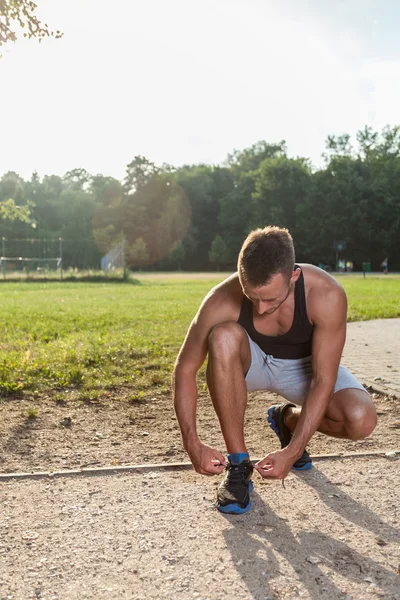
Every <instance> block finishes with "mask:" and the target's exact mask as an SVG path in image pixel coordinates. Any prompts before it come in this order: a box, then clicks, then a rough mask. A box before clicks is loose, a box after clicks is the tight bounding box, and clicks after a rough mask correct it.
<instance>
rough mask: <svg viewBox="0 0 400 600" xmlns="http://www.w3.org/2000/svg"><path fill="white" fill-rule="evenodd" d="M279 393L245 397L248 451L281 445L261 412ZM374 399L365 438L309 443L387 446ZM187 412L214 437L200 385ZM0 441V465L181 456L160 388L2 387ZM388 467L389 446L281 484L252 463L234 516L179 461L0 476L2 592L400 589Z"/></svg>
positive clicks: (27, 467)
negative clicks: (136, 392) (372, 423)
mask: <svg viewBox="0 0 400 600" xmlns="http://www.w3.org/2000/svg"><path fill="white" fill-rule="evenodd" d="M277 401H279V398H278V397H277V396H276V395H274V394H264V393H263V394H261V393H255V394H252V395H251V396H250V399H249V405H248V410H247V414H246V431H247V440H248V447H249V450H250V452H251V455H252V457H253V458H259V457H262V456H264V455H265V454H266V453H267V452H268V451H270V450H272V449H275V448H277V447H278V440H277V438H276V437H275V435H274V434H273V433H272V432H271V431H270V429H269V427H268V426H267V423H266V416H265V413H266V410H267V408H268V407H269V406H270V405H271V404H273V403H275V402H277ZM374 401H375V402H376V406H377V410H378V415H379V423H378V426H377V429H376V431H375V432H374V434H373V435H372V436H371V437H370V438H368V439H366V440H363V441H361V442H350V441H339V440H334V439H331V438H327V437H325V436H322V435H319V434H318V435H316V436H315V438H314V439H313V440H312V441H311V443H310V451H311V453H312V454H314V455H321V454H327V453H336V454H340V453H349V452H368V451H373V450H385V451H388V450H391V449H399V447H400V400H399V399H396V398H393V397H390V396H382V395H378V394H374ZM38 407H39V408H38ZM34 408H38V413H37V416H36V417H35V418H32V417H31V418H29V416H28V415H29V410H31V409H34ZM198 422H199V432H200V436H201V439H202V440H203V441H204V442H206V443H209V444H211V445H213V446H216V447H218V448H220V449H221V450H222V449H223V448H224V446H223V441H222V438H221V434H220V432H219V426H218V422H217V419H216V417H215V415H214V412H213V409H212V407H211V403H210V401H209V399H208V397H207V395H206V394H203V395H201V397H200V398H199V409H198ZM0 447H1V454H0V460H1V462H0V472H1V473H7V472H8V473H11V472H31V471H33V472H34V471H60V470H63V469H76V468H79V467H100V466H112V465H114V466H115V465H133V464H146V463H148V464H150V463H161V462H179V461H187V455H186V454H185V452H184V451H183V449H182V446H181V439H180V433H179V428H178V425H177V422H176V418H175V416H174V413H173V409H172V405H171V399H170V398H169V397H166V396H163V395H154V396H153V397H151V398H149V399H147V400H143V401H141V402H135V403H134V404H132V403H129V402H128V400H126V399H123V398H118V396H117V395H116V394H115V395H112V394H111V395H108V396H104V399H102V400H101V401H96V402H87V401H86V402H82V401H79V400H72V399H71V400H69V401H65V402H64V401H63V402H60V401H58V403H57V402H55V401H54V400H52V399H51V397H46V398H41V399H40V404H39V402H38V398H34V397H33V398H23V399H21V398H20V399H16V398H14V399H8V400H2V401H1V403H0ZM399 465H400V460H399V458H396V456H393V455H390V454H389V455H388V456H384V457H368V458H365V457H364V458H355V459H349V458H341V459H340V458H339V459H328V460H327V459H324V460H316V461H315V464H314V468H313V469H311V470H310V471H307V472H305V473H301V474H295V473H290V474H289V476H288V478H287V479H286V486H285V489H284V488H283V486H282V485H281V484H280V482H268V481H264V480H262V479H261V478H260V477H259V476H258V475H255V476H254V483H255V491H254V493H253V495H252V496H253V508H252V510H251V511H250V512H249V513H247V514H246V515H243V516H240V517H237V516H233V515H228V516H224V515H221V513H219V512H218V511H217V510H216V508H215V504H214V503H215V492H216V487H217V485H218V478H207V477H202V476H200V475H197V474H196V473H194V471H191V470H178V471H173V472H165V471H160V470H157V469H152V470H150V471H147V470H142V471H140V470H139V471H137V472H135V473H131V474H119V475H106V476H104V475H103V476H88V475H85V476H75V477H70V476H69V477H62V478H58V477H48V478H45V479H40V480H37V481H36V480H29V479H28V480H22V481H17V480H14V479H10V480H6V481H3V482H0V497H1V507H2V510H1V511H0V599H1V600H28V599H31V598H32V599H38V598H39V599H41V600H70V599H73V600H75V599H78V600H83V599H87V600H113V599H117V598H118V599H119V598H125V599H131V600H148V599H154V600H159V599H162V600H164V599H165V600H175V599H176V600H192V599H194V598H195V599H197V600H222V599H223V598H234V599H235V600H236V599H240V600H289V599H290V600H295V599H297V598H306V599H309V600H317V599H318V600H319V599H320V598H322V599H323V600H336V599H338V598H340V599H343V600H369V599H370V598H371V599H378V598H385V599H387V600H398V599H400V591H399V590H400V576H399V575H400V570H399V569H400V564H399V563H400V545H399V543H398V542H399V540H400V533H399V529H398V526H399V497H398V490H399V488H400V469H399Z"/></svg>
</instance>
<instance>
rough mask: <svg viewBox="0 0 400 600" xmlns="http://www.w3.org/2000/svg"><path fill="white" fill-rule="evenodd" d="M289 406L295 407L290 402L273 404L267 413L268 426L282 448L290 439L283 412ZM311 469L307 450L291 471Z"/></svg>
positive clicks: (290, 434) (290, 433) (290, 435)
mask: <svg viewBox="0 0 400 600" xmlns="http://www.w3.org/2000/svg"><path fill="white" fill-rule="evenodd" d="M290 406H294V407H295V406H296V405H295V404H292V403H290V402H287V403H285V404H275V405H274V406H271V408H269V409H268V411H267V414H268V423H269V426H270V427H271V429H272V430H273V431H274V432H275V433H276V435H277V436H278V438H279V441H280V443H281V447H282V448H285V447H286V446H287V445H288V444H289V442H290V440H291V439H292V432H291V431H290V429H289V427H286V425H285V412H286V411H287V409H288V408H289V407H290ZM311 467H312V460H311V457H310V455H309V454H308V452H307V450H304V452H303V454H302V455H301V456H300V458H298V459H297V460H296V462H295V463H294V465H293V466H292V469H295V470H296V471H307V469H311Z"/></svg>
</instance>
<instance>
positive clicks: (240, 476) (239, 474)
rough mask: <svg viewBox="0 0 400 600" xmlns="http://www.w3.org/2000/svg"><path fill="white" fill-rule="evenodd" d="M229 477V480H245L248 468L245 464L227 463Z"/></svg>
mask: <svg viewBox="0 0 400 600" xmlns="http://www.w3.org/2000/svg"><path fill="white" fill-rule="evenodd" d="M227 468H228V470H229V479H230V480H231V481H241V480H245V479H246V477H247V473H246V471H247V470H248V468H247V465H232V464H230V465H228V467H227Z"/></svg>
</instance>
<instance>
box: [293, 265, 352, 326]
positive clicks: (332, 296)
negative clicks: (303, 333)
mask: <svg viewBox="0 0 400 600" xmlns="http://www.w3.org/2000/svg"><path fill="white" fill-rule="evenodd" d="M299 266H300V267H301V270H302V271H303V275H304V286H305V292H306V299H307V313H308V318H309V319H310V321H311V322H312V323H313V322H314V321H315V320H318V318H320V317H323V316H324V315H325V314H327V313H328V312H331V311H339V312H341V313H343V311H344V313H345V312H346V308H347V300H346V293H345V291H344V289H343V287H342V286H341V285H340V283H339V282H338V281H337V280H336V279H335V278H334V277H332V275H330V274H329V273H327V272H326V271H324V270H323V269H320V268H319V267H316V266H315V265H310V264H307V263H304V264H302V263H300V264H299Z"/></svg>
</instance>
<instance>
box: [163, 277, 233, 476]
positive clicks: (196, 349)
mask: <svg viewBox="0 0 400 600" xmlns="http://www.w3.org/2000/svg"><path fill="white" fill-rule="evenodd" d="M225 285H226V287H228V286H229V282H228V283H227V284H225ZM235 316H236V318H237V315H235V312H234V308H233V305H232V303H230V302H229V293H228V294H227V293H226V290H225V289H224V288H222V289H217V290H214V291H212V292H211V293H210V294H209V295H208V296H207V297H206V298H205V300H204V301H203V303H202V305H201V307H200V309H199V311H198V313H197V315H196V316H195V318H194V319H193V321H192V323H191V325H190V327H189V330H188V332H187V335H186V338H185V341H184V343H183V345H182V348H181V350H180V352H179V354H178V357H177V359H176V363H175V369H174V374H173V393H174V408H175V413H176V416H177V419H178V423H179V426H180V429H181V433H182V440H183V445H184V448H185V450H186V451H187V452H188V454H189V456H190V459H191V461H192V463H193V466H194V468H195V469H196V471H197V472H198V473H202V474H204V475H214V474H217V473H221V472H222V470H223V468H224V462H225V457H224V455H223V454H222V453H221V452H219V451H218V450H215V449H213V448H209V447H208V446H205V445H204V444H202V443H201V441H200V439H199V437H198V434H197V427H196V408H197V383H196V375H197V372H198V370H199V369H200V367H201V365H202V364H203V362H204V361H205V359H206V356H207V352H208V336H209V334H210V332H211V330H212V328H213V327H214V326H215V325H216V324H218V323H221V322H224V321H226V320H230V319H234V318H235Z"/></svg>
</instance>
